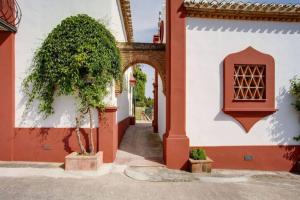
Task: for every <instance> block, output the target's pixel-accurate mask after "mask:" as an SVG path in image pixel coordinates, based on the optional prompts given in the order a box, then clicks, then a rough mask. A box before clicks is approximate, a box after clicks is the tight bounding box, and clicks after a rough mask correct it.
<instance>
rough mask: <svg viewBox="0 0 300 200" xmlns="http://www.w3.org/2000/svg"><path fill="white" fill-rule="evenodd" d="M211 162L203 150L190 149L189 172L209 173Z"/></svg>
mask: <svg viewBox="0 0 300 200" xmlns="http://www.w3.org/2000/svg"><path fill="white" fill-rule="evenodd" d="M212 163H213V161H212V160H211V159H210V158H209V157H207V156H206V152H205V150H204V149H200V148H197V149H192V150H191V151H190V159H189V164H190V171H191V172H192V173H202V172H207V173H210V172H211V168H212Z"/></svg>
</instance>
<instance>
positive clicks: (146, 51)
mask: <svg viewBox="0 0 300 200" xmlns="http://www.w3.org/2000/svg"><path fill="white" fill-rule="evenodd" d="M118 47H119V50H120V54H121V67H122V71H123V72H125V71H126V70H127V69H128V68H129V67H131V66H134V65H136V64H139V63H145V64H148V65H150V66H152V67H153V68H155V69H156V70H157V72H158V74H159V75H160V77H161V79H162V83H163V88H164V93H165V92H166V66H165V63H166V56H165V45H164V44H153V43H122V42H121V43H118Z"/></svg>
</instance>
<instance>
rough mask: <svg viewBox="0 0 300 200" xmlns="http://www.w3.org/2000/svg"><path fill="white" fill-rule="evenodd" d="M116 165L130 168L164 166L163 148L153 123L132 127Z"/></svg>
mask: <svg viewBox="0 0 300 200" xmlns="http://www.w3.org/2000/svg"><path fill="white" fill-rule="evenodd" d="M115 163H116V164H121V165H128V166H163V147H162V142H161V140H160V138H159V135H158V134H157V133H153V128H152V124H151V123H149V122H148V123H147V122H144V121H143V122H139V121H137V123H136V125H134V126H130V127H129V128H128V129H127V131H126V133H125V135H124V138H123V140H122V142H121V145H120V147H119V150H118V152H117V157H116V160H115Z"/></svg>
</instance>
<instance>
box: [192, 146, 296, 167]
mask: <svg viewBox="0 0 300 200" xmlns="http://www.w3.org/2000/svg"><path fill="white" fill-rule="evenodd" d="M192 148H196V147H192ZM203 148H204V149H205V150H206V154H207V155H208V156H209V157H210V158H211V159H212V160H214V163H213V168H218V169H252V170H275V171H295V170H296V161H298V160H299V159H300V146H218V147H203ZM245 155H251V156H252V158H253V159H252V160H251V161H245V160H244V156H245Z"/></svg>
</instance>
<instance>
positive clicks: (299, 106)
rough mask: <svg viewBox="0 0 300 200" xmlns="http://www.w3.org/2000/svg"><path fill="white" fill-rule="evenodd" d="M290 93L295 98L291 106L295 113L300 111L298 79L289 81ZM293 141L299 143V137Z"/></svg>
mask: <svg viewBox="0 0 300 200" xmlns="http://www.w3.org/2000/svg"><path fill="white" fill-rule="evenodd" d="M290 93H291V94H292V95H293V96H294V97H295V103H294V104H293V105H294V106H295V108H296V110H297V111H300V78H294V79H293V80H291V88H290ZM294 139H295V140H297V141H300V135H299V136H298V137H295V138H294Z"/></svg>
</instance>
